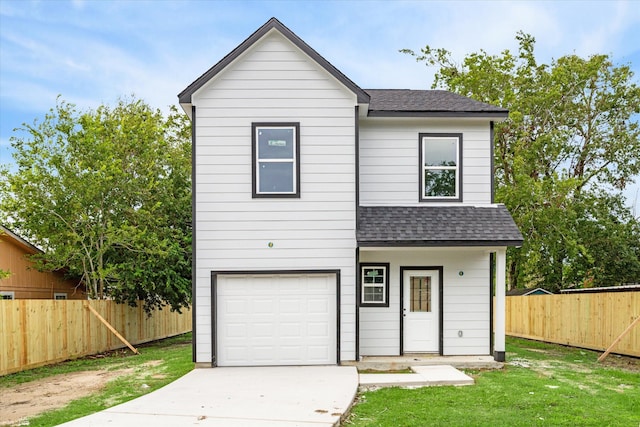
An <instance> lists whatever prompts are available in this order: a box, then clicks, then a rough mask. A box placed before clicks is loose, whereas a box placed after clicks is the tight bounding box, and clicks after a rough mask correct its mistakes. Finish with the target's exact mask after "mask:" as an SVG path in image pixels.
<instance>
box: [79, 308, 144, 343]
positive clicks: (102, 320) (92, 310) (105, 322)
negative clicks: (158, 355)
mask: <svg viewBox="0 0 640 427" xmlns="http://www.w3.org/2000/svg"><path fill="white" fill-rule="evenodd" d="M85 305H86V307H87V308H88V309H89V310H90V311H91V312H92V313H93V314H94V315H95V316H96V317H97V318H98V320H100V321H101V322H102V323H104V325H105V326H106V327H107V328H109V330H110V331H111V332H113V333H114V334H115V336H116V337H118V339H119V340H120V341H122V343H123V344H125V345H126V346H127V347H129V348H130V349H131V351H133V352H134V353H135V354H140V352H139V351H138V349H136V348H135V347H134V346H132V345H131V344H130V343H129V341H127V340H126V339H125V338H124V337H123V336H122V335H120V333H119V332H118V331H116V328H114V327H113V326H111V324H110V323H109V322H107V321H106V320H105V319H104V317H102V316H100V313H98V312H97V311H96V309H95V308H93V307H91V305H89V303H88V302H87V303H85Z"/></svg>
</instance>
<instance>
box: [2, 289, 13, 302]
mask: <svg viewBox="0 0 640 427" xmlns="http://www.w3.org/2000/svg"><path fill="white" fill-rule="evenodd" d="M0 296H1V297H6V296H8V297H11V298H2V299H6V300H14V299H16V293H15V292H14V291H0Z"/></svg>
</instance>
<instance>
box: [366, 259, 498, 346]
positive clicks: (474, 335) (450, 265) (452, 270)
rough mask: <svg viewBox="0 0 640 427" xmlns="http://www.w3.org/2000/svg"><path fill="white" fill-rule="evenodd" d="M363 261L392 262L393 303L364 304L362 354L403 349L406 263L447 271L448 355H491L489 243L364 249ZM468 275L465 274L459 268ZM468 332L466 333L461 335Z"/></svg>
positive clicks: (444, 332)
mask: <svg viewBox="0 0 640 427" xmlns="http://www.w3.org/2000/svg"><path fill="white" fill-rule="evenodd" d="M360 261H361V262H389V263H391V266H390V270H391V271H390V276H389V293H390V299H389V307H388V308H386V307H385V308H371V307H361V308H360V355H362V356H395V355H399V354H400V311H401V307H400V267H439V266H442V267H443V268H444V271H443V307H442V309H443V310H444V321H443V323H444V324H443V338H444V339H443V353H444V355H477V354H482V355H488V354H489V341H490V331H489V252H488V251H487V249H486V248H433V249H430V248H411V249H398V250H393V249H388V250H369V249H364V248H361V249H360ZM460 271H462V272H463V273H464V274H463V275H462V276H460V275H459V274H458V273H459V272H460ZM458 331H462V337H459V336H458Z"/></svg>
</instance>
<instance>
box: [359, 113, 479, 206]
mask: <svg viewBox="0 0 640 427" xmlns="http://www.w3.org/2000/svg"><path fill="white" fill-rule="evenodd" d="M420 133H462V174H463V176H462V202H463V203H464V204H470V205H482V204H489V203H491V142H490V130H489V121H488V120H478V119H457V120H443V119H440V120H435V119H425V118H422V119H404V120H392V119H382V118H369V119H366V120H362V121H361V122H360V204H361V205H363V206H382V205H396V206H398V205H402V206H411V205H418V204H420V202H419V201H418V196H419V191H420V187H419V181H420V169H419V160H418V157H419V144H420V140H419V136H418V135H419V134H420ZM452 203H456V204H457V203H459V202H452ZM422 204H423V205H424V204H425V203H424V202H423V203H422ZM427 204H428V203H427Z"/></svg>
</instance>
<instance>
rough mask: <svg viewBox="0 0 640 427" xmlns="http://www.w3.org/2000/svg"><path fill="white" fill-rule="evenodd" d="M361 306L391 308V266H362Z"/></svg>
mask: <svg viewBox="0 0 640 427" xmlns="http://www.w3.org/2000/svg"><path fill="white" fill-rule="evenodd" d="M360 269H361V270H360V273H361V274H360V276H361V282H362V287H361V292H360V298H361V300H360V306H362V307H389V298H388V295H389V280H388V274H389V264H360Z"/></svg>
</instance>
